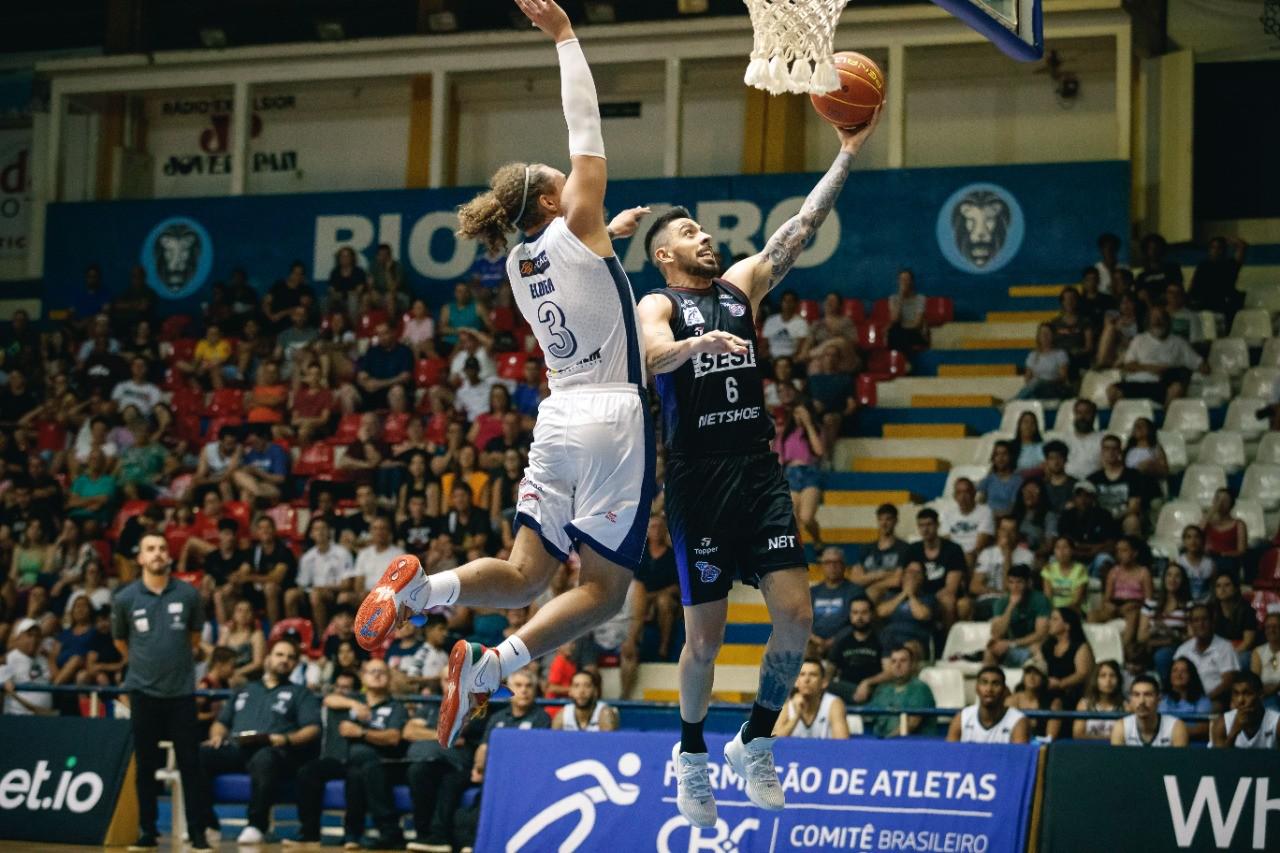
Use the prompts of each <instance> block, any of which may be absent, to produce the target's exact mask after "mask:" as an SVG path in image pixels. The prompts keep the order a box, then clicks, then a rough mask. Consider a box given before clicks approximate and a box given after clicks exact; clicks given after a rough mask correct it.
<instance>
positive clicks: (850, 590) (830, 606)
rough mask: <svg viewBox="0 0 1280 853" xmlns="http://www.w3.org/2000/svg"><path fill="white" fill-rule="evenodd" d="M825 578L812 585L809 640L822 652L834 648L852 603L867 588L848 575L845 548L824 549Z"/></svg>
mask: <svg viewBox="0 0 1280 853" xmlns="http://www.w3.org/2000/svg"><path fill="white" fill-rule="evenodd" d="M821 563H822V580H821V581H819V582H818V583H816V584H814V585H813V586H811V587H810V588H809V601H810V603H811V604H812V605H813V628H812V633H811V634H810V636H809V643H810V644H811V645H812V646H814V647H815V648H816V649H817V650H818V651H819V652H820V653H821V654H824V655H825V654H826V653H827V652H828V651H830V649H831V643H832V640H833V639H834V638H835V636H836V634H838V633H839V632H840V631H841V629H843V628H844V627H845V626H847V625H848V624H849V603H850V602H851V601H853V600H854V599H855V598H865V597H866V591H865V590H863V588H862V587H860V586H858V585H857V584H856V583H853V582H852V581H850V580H849V579H848V577H847V576H846V567H845V564H844V551H842V550H841V549H840V548H836V547H831V548H826V549H824V550H823V551H822V557H821Z"/></svg>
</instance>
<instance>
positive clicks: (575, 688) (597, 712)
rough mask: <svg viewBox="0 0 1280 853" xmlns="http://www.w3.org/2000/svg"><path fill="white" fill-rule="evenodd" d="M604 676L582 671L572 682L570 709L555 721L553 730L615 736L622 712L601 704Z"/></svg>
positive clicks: (567, 706) (564, 710)
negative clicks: (610, 733)
mask: <svg viewBox="0 0 1280 853" xmlns="http://www.w3.org/2000/svg"><path fill="white" fill-rule="evenodd" d="M600 691H601V687H600V675H599V673H595V672H590V671H588V670H585V669H583V670H579V671H578V672H575V673H574V674H573V678H572V680H570V682H569V699H570V702H569V704H568V705H565V706H564V708H563V710H561V711H560V713H559V714H557V715H556V718H555V719H554V720H552V721H551V728H553V729H559V730H560V731H565V732H614V731H617V730H618V709H617V708H614V707H613V706H612V705H606V704H605V703H604V702H602V701H600Z"/></svg>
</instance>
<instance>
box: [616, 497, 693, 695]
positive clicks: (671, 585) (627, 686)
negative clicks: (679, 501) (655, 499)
mask: <svg viewBox="0 0 1280 853" xmlns="http://www.w3.org/2000/svg"><path fill="white" fill-rule="evenodd" d="M647 536H648V547H647V548H646V549H645V554H644V556H643V557H641V558H640V567H639V568H638V569H636V573H635V578H634V580H632V581H631V589H630V590H629V591H628V593H627V602H628V604H629V606H630V608H631V611H630V613H631V615H630V619H629V622H628V629H627V636H626V639H625V640H624V641H623V643H622V648H621V658H622V698H624V699H630V698H631V697H632V695H633V694H634V693H635V686H636V677H637V676H638V675H639V666H640V646H641V644H642V641H643V639H644V630H645V624H646V623H648V622H649V621H653V622H655V623H656V624H657V628H658V649H657V651H658V659H659V660H664V661H665V660H667V659H669V658H670V656H671V636H672V633H673V632H674V630H675V625H676V619H677V618H678V617H679V614H680V607H681V604H680V578H679V576H678V574H677V572H676V556H675V551H674V549H673V548H672V546H671V533H670V531H669V530H668V529H667V519H666V515H665V514H663V513H662V512H660V511H656V510H655V511H654V512H653V513H652V514H650V516H649V527H648V530H647ZM650 614H652V615H650Z"/></svg>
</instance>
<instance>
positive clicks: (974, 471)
mask: <svg viewBox="0 0 1280 853" xmlns="http://www.w3.org/2000/svg"><path fill="white" fill-rule="evenodd" d="M990 470H991V466H990V465H953V466H951V470H950V471H948V472H947V484H946V485H945V486H943V487H942V497H944V498H947V499H948V500H949V499H951V498H952V497H953V496H954V494H955V486H956V480H959V479H960V478H961V477H968V478H969V479H970V480H973V484H974V485H975V486H976V485H978V481H979V480H981V479H982V478H983V477H985V476H987V473H988V472H989V471H990Z"/></svg>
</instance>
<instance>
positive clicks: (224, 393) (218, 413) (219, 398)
mask: <svg viewBox="0 0 1280 853" xmlns="http://www.w3.org/2000/svg"><path fill="white" fill-rule="evenodd" d="M207 414H208V415H209V417H211V418H235V419H237V421H238V420H239V418H240V417H241V416H242V415H243V414H244V392H243V391H241V390H240V389H239V388H219V389H218V390H217V391H214V392H213V394H212V395H210V397H209V409H208V412H207ZM215 434H216V433H215Z"/></svg>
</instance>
